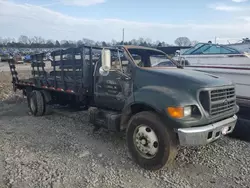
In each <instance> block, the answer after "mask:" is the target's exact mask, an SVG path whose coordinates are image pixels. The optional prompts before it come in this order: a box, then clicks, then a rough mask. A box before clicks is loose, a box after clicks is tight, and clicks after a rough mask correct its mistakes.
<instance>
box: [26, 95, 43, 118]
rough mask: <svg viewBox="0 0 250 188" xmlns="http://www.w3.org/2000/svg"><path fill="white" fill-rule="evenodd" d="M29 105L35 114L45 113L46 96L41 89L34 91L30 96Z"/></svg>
mask: <svg viewBox="0 0 250 188" xmlns="http://www.w3.org/2000/svg"><path fill="white" fill-rule="evenodd" d="M27 99H28V107H29V109H30V112H31V114H32V115H33V116H42V115H43V114H44V104H45V103H44V98H43V95H42V93H41V92H40V91H35V90H34V91H32V92H31V93H29V95H28V97H27Z"/></svg>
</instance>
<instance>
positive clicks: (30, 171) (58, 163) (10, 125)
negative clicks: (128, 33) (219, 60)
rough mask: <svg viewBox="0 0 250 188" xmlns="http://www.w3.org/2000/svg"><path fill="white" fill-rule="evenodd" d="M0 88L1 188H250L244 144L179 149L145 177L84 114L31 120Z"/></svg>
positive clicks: (249, 149) (118, 141)
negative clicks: (166, 163)
mask: <svg viewBox="0 0 250 188" xmlns="http://www.w3.org/2000/svg"><path fill="white" fill-rule="evenodd" d="M2 75H3V74H2ZM8 79H9V78H6V81H8ZM0 80H2V79H1V77H0ZM3 83H5V84H6V85H5V86H4V88H6V87H7V88H8V89H7V90H8V91H9V93H7V94H6V93H5V97H4V101H0V188H7V187H8V188H10V187H11V188H27V187H32V188H33V187H50V188H51V187H53V188H57V187H87V188H88V187H110V188H112V187H126V188H127V187H131V188H133V187H134V188H137V187H145V188H148V187H149V188H150V187H178V188H181V187H183V188H186V187H187V188H191V187H192V188H193V187H204V188H209V187H221V188H228V187H230V188H231V187H237V188H238V187H250V176H249V174H250V160H249V156H250V144H249V143H248V142H244V141H240V140H236V139H233V138H230V137H223V138H222V139H220V140H218V141H217V142H214V143H212V144H210V145H207V146H203V147H191V148H185V147H182V148H180V151H179V155H178V156H177V158H176V162H175V163H174V164H173V166H171V167H169V168H168V169H163V170H160V171H157V172H150V171H145V170H143V169H141V168H140V167H138V166H137V165H136V164H135V163H134V162H133V161H132V160H131V159H130V158H129V157H128V155H127V149H126V142H125V138H124V135H123V134H114V133H110V132H107V131H106V130H103V129H100V130H99V131H97V132H93V126H92V125H90V124H89V123H88V122H87V114H86V112H71V113H67V112H65V111H58V110H55V113H54V114H53V115H50V116H45V117H33V116H30V115H29V114H28V109H27V104H26V102H25V100H23V99H22V98H21V97H20V95H19V94H17V95H14V94H11V90H10V86H11V85H8V84H7V83H6V82H3V81H2V84H3ZM0 85H1V83H0ZM2 88H3V87H2ZM2 91H3V89H0V94H1V93H2ZM5 92H6V91H5Z"/></svg>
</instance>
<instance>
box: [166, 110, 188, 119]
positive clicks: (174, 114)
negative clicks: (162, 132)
mask: <svg viewBox="0 0 250 188" xmlns="http://www.w3.org/2000/svg"><path fill="white" fill-rule="evenodd" d="M167 111H168V114H169V115H170V116H171V117H173V118H183V117H184V108H183V107H168V108H167Z"/></svg>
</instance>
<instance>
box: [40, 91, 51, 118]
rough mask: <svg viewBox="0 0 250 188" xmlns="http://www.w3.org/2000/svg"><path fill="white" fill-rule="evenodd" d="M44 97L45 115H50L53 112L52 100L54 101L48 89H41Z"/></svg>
mask: <svg viewBox="0 0 250 188" xmlns="http://www.w3.org/2000/svg"><path fill="white" fill-rule="evenodd" d="M41 92H42V95H43V98H44V115H50V114H52V112H53V109H52V106H51V105H50V102H51V101H52V98H51V94H50V93H49V92H48V91H41Z"/></svg>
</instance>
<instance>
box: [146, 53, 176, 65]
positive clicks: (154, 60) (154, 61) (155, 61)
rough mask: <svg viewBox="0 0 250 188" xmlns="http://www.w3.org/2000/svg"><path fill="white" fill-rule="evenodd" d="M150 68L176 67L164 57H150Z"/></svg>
mask: <svg viewBox="0 0 250 188" xmlns="http://www.w3.org/2000/svg"><path fill="white" fill-rule="evenodd" d="M150 62H151V67H176V65H175V64H174V63H173V62H172V61H171V60H170V59H168V58H167V56H164V55H152V56H150Z"/></svg>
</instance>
